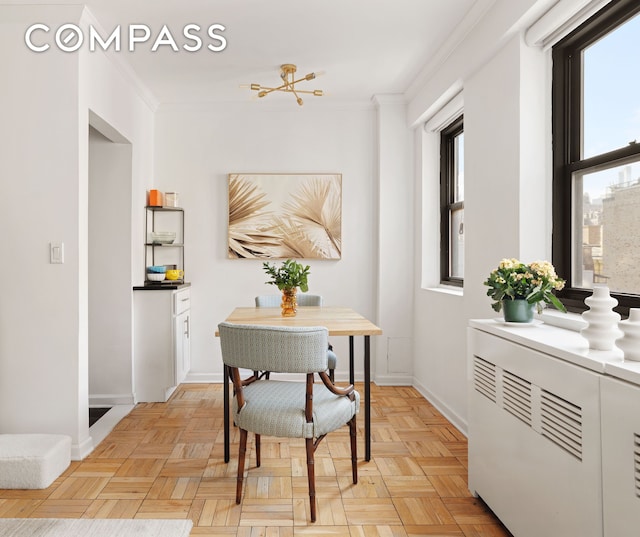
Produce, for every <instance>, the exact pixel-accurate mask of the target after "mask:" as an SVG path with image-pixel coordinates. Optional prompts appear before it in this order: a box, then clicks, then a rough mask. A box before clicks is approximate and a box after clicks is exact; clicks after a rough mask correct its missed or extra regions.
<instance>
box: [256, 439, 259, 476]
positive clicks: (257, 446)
mask: <svg viewBox="0 0 640 537" xmlns="http://www.w3.org/2000/svg"><path fill="white" fill-rule="evenodd" d="M256 466H257V467H258V468H260V435H259V434H256Z"/></svg>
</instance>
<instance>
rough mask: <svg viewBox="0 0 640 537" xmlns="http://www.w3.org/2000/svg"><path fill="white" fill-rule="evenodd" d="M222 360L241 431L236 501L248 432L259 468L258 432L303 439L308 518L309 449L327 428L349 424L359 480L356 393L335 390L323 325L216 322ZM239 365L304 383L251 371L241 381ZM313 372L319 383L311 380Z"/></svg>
mask: <svg viewBox="0 0 640 537" xmlns="http://www.w3.org/2000/svg"><path fill="white" fill-rule="evenodd" d="M218 331H219V334H220V345H221V348H222V359H223V361H224V363H225V365H226V366H227V367H228V368H229V371H230V375H231V379H232V381H233V387H234V400H233V404H232V409H233V418H234V422H235V424H236V425H237V426H238V428H239V429H240V452H239V456H238V481H237V486H236V503H240V501H241V499H242V482H243V478H244V465H245V456H246V451H247V434H248V432H253V433H254V434H255V446H256V464H257V466H260V436H261V435H268V436H277V437H285V438H304V439H305V442H306V451H307V477H308V481H309V502H310V512H311V522H315V520H316V493H315V470H314V453H315V450H316V448H317V447H318V444H319V443H320V441H321V440H322V439H323V438H324V437H325V436H326V435H327V434H328V433H330V432H332V431H335V430H336V429H338V428H340V427H342V426H343V425H349V433H350V440H351V442H350V443H351V473H352V479H353V483H354V484H356V483H357V482H358V466H357V448H356V414H357V413H358V409H359V405H360V395H359V394H358V392H357V391H355V390H354V389H353V386H348V387H347V388H337V387H336V386H334V384H333V382H331V379H330V378H329V376H328V375H327V373H326V370H327V338H328V333H327V329H326V328H324V327H273V326H254V325H238V324H230V323H221V324H219V325H218ZM240 369H248V370H250V371H274V372H278V373H305V374H306V381H282V380H270V379H268V378H265V377H259V376H256V375H255V374H254V375H252V376H251V377H249V378H247V379H245V380H242V379H241V378H240V371H239V370H240ZM316 373H317V374H318V375H319V377H320V379H321V380H322V383H314V376H315V374H316Z"/></svg>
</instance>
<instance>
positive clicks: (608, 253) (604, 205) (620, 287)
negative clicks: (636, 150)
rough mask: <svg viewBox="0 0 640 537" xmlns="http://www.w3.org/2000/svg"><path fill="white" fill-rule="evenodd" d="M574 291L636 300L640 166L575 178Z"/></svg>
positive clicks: (638, 285) (639, 281)
mask: <svg viewBox="0 0 640 537" xmlns="http://www.w3.org/2000/svg"><path fill="white" fill-rule="evenodd" d="M574 207H575V211H576V214H577V215H578V220H579V221H578V222H576V224H577V225H575V226H574V241H573V243H574V245H575V246H576V248H575V256H576V259H575V262H574V263H573V266H574V274H573V278H572V280H573V282H574V286H575V287H581V288H585V289H591V288H592V287H593V284H594V283H604V284H607V286H608V287H609V288H610V289H611V290H612V291H614V292H619V293H633V294H640V271H639V270H638V258H639V257H640V232H638V230H639V229H640V163H638V162H632V163H629V164H624V165H619V166H613V167H610V168H608V169H604V170H599V171H593V172H586V173H585V172H579V173H575V174H574Z"/></svg>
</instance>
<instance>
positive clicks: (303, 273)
mask: <svg viewBox="0 0 640 537" xmlns="http://www.w3.org/2000/svg"><path fill="white" fill-rule="evenodd" d="M262 268H263V269H264V271H265V272H266V273H267V274H268V275H269V276H271V281H268V282H265V283H268V284H271V285H277V286H278V289H280V290H281V291H282V290H283V289H294V288H295V287H299V288H300V291H302V292H303V293H306V292H307V291H308V290H309V284H308V282H307V278H308V276H309V274H310V272H309V271H310V269H311V267H309V265H307V266H303V265H302V264H300V263H298V262H297V261H294V260H292V259H287V260H286V261H283V262H282V266H280V267H277V266H275V265H270V264H269V263H267V262H266V261H265V262H264V263H263V264H262Z"/></svg>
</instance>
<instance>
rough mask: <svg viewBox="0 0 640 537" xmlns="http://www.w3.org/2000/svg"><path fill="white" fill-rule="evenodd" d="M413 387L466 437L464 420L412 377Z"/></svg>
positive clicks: (467, 427)
mask: <svg viewBox="0 0 640 537" xmlns="http://www.w3.org/2000/svg"><path fill="white" fill-rule="evenodd" d="M412 384H413V387H414V388H415V389H416V390H418V392H420V395H422V397H424V398H425V399H426V400H427V401H429V402H430V403H431V404H432V405H433V406H434V407H436V409H437V410H438V412H440V414H442V415H443V416H444V417H445V418H447V419H448V420H449V421H450V422H451V424H452V425H453V426H454V427H455V428H456V429H458V431H460V432H461V433H462V434H463V435H465V436H466V437H468V436H469V432H468V431H469V424H468V423H467V421H466V420H464V419H462V418H461V417H460V416H459V415H458V414H457V413H456V412H454V411H453V410H451V408H450V407H449V406H447V405H446V404H445V403H444V402H443V401H442V400H441V399H440V398H439V397H437V396H436V395H434V394H433V393H432V392H431V391H430V390H429V389H428V388H427V387H426V386H424V385H423V384H421V383H420V382H418V381H417V380H416V379H415V378H414V379H413V383H412Z"/></svg>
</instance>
